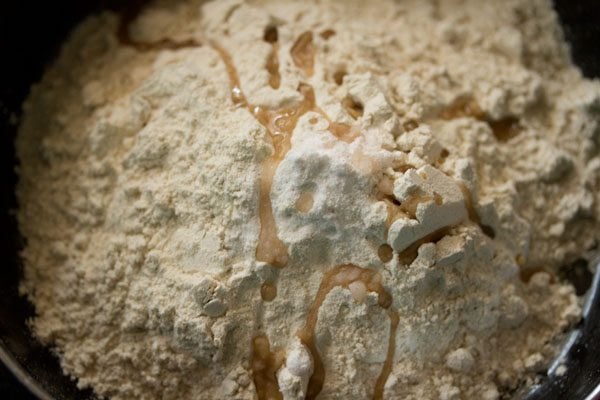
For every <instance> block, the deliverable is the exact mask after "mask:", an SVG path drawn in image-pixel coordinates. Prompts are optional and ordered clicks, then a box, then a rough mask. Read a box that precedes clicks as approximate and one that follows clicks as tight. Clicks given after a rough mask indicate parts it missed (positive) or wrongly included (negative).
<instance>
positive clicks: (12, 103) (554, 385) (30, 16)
mask: <svg viewBox="0 0 600 400" xmlns="http://www.w3.org/2000/svg"><path fill="white" fill-rule="evenodd" d="M133 1H136V2H137V1H139V0H133ZM124 3H127V5H129V4H131V3H132V1H129V2H122V1H118V0H94V1H91V0H88V1H85V2H82V1H77V0H54V1H52V2H35V1H27V0H19V1H6V2H3V3H2V5H1V6H0V48H1V49H2V51H3V54H4V56H3V57H2V62H1V63H0V133H1V135H0V138H1V139H0V140H1V141H2V146H1V147H0V152H1V154H2V157H1V159H0V160H1V161H0V162H1V165H0V171H1V172H0V174H1V175H0V176H1V177H2V179H1V184H2V191H1V197H0V202H1V204H0V226H1V230H0V235H1V240H0V259H2V260H4V261H3V267H2V268H1V269H0V361H1V362H2V363H3V364H4V365H5V366H6V367H7V368H8V369H9V370H10V371H11V372H12V373H13V374H14V376H15V377H16V379H18V380H19V381H20V382H21V384H22V385H23V386H25V387H26V388H27V389H28V390H29V391H30V392H31V393H32V394H33V395H35V396H37V397H38V398H40V399H43V400H46V399H95V398H96V397H95V396H94V394H93V392H92V391H91V390H89V389H87V390H79V389H78V388H77V385H76V382H75V381H74V380H73V379H71V378H69V377H67V376H65V375H63V373H62V370H61V368H60V364H59V361H58V359H57V358H56V357H55V356H54V355H53V354H52V353H51V351H50V350H49V349H48V348H46V347H44V346H42V345H41V344H40V343H39V342H38V341H37V340H36V339H35V338H34V337H33V336H32V334H31V332H30V330H29V328H28V325H27V321H28V319H29V318H31V317H32V316H33V315H34V308H33V306H32V305H31V304H30V303H29V302H28V301H27V300H26V299H25V298H23V297H21V296H20V295H19V291H18V285H19V280H20V277H21V263H20V260H19V249H21V248H22V247H23V239H22V238H21V237H20V236H19V233H18V229H17V224H16V220H15V217H14V210H15V209H16V207H17V204H16V199H15V196H14V188H15V184H16V182H17V177H16V175H15V172H14V167H15V165H16V162H17V161H16V159H15V152H14V144H13V141H14V137H15V134H16V130H17V125H18V118H19V114H20V108H21V104H22V103H23V101H24V100H25V98H26V96H27V93H28V91H29V87H30V86H31V84H32V83H34V82H36V81H38V80H39V79H40V77H41V74H42V73H43V71H44V67H45V66H46V65H47V64H48V63H49V62H51V61H52V59H53V58H54V57H55V56H56V55H57V52H58V49H59V46H60V44H61V43H62V42H63V41H64V40H65V38H66V37H67V35H68V33H69V31H70V30H71V29H72V28H73V27H74V26H75V25H76V24H77V22H78V21H80V20H81V19H82V18H84V17H85V16H86V15H88V14H90V13H94V12H99V11H101V10H103V9H107V8H109V9H114V10H117V11H119V9H120V8H122V7H123V5H124ZM554 4H555V8H556V10H557V12H558V14H559V16H560V19H561V23H562V25H563V28H564V31H565V36H566V38H567V40H568V41H569V43H570V44H571V50H572V54H573V58H574V61H575V63H576V64H577V65H578V66H579V67H580V68H581V70H582V71H583V73H584V75H585V76H587V77H600V48H599V47H598V43H600V2H598V1H596V0H579V1H578V2H571V1H569V0H555V2H554ZM593 270H596V271H598V270H599V268H595V269H593ZM563 272H564V274H563V277H564V278H565V279H570V280H571V281H572V282H573V283H574V284H575V286H576V288H577V291H578V293H585V292H587V295H586V300H585V306H584V314H583V319H582V320H581V322H580V323H579V324H578V326H576V327H575V329H574V330H573V331H571V332H570V333H568V334H567V336H566V339H565V344H564V346H563V348H562V351H561V353H560V355H559V356H558V358H557V359H556V360H555V361H554V362H553V363H552V365H551V366H550V368H549V369H548V371H547V373H545V374H543V375H540V376H539V383H538V384H536V385H534V386H533V387H528V388H522V389H521V390H519V391H517V392H515V393H513V394H512V397H513V398H526V399H527V400H542V399H544V400H548V399H550V400H552V399H572V400H584V399H586V400H592V399H600V289H599V288H600V272H597V273H596V275H595V277H593V278H592V274H591V272H589V269H588V265H587V263H586V262H585V261H582V260H579V261H577V262H575V263H573V264H571V265H569V266H566V267H565V268H564V271H563ZM561 364H562V365H565V366H567V371H566V373H564V374H562V375H560V374H558V373H557V367H558V366H559V365H561Z"/></svg>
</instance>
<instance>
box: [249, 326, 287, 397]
mask: <svg viewBox="0 0 600 400" xmlns="http://www.w3.org/2000/svg"><path fill="white" fill-rule="evenodd" d="M284 361H285V356H284V354H283V351H281V350H276V351H271V345H270V343H269V339H268V338H267V337H266V336H265V335H259V336H256V337H255V338H254V339H252V363H251V364H252V365H251V366H252V377H253V379H254V386H255V387H256V395H257V397H258V399H259V400H283V396H282V394H281V392H280V391H279V383H278V382H277V375H276V374H277V370H278V369H279V368H281V366H282V365H283V362H284Z"/></svg>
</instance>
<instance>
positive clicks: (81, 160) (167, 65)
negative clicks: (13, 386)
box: [17, 0, 600, 400]
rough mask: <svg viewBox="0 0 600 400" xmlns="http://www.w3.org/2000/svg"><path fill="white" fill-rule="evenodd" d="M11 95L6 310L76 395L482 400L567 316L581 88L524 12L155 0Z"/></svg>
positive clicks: (589, 169)
mask: <svg viewBox="0 0 600 400" xmlns="http://www.w3.org/2000/svg"><path fill="white" fill-rule="evenodd" d="M24 111H25V112H24V117H23V120H22V126H21V130H20V133H19V136H18V138H17V151H18V155H19V159H20V166H19V177H20V182H19V186H18V190H17V194H18V199H19V211H18V218H19V224H20V228H21V232H22V234H23V236H24V237H25V238H26V246H25V248H24V250H23V253H22V257H23V260H24V265H25V278H24V280H23V282H22V292H23V293H24V294H26V295H27V296H28V298H29V299H30V300H31V301H32V303H33V304H34V305H35V308H36V312H37V315H36V317H35V318H34V319H33V320H32V321H31V326H32V329H33V331H34V333H35V335H36V336H37V337H38V338H39V339H40V340H41V341H42V342H43V343H45V344H48V345H49V346H51V347H52V348H53V349H54V350H55V352H56V353H57V354H58V356H59V358H60V360H61V364H62V367H63V369H64V371H65V373H67V374H69V375H71V376H73V377H74V378H75V379H77V382H78V385H79V386H80V387H92V388H93V389H94V391H95V392H96V393H97V394H98V395H100V396H103V397H108V398H112V399H115V400H119V399H132V398H140V399H184V398H194V399H223V398H227V399H259V400H262V399H286V400H288V399H289V400H291V399H305V398H306V399H315V398H318V399H371V398H374V399H381V398H386V399H443V400H450V399H486V400H492V399H497V398H501V397H503V396H504V397H506V396H509V395H510V393H512V391H513V390H515V389H516V388H518V387H520V386H523V385H528V384H531V383H532V382H534V379H535V376H536V373H538V372H540V371H544V369H545V368H546V367H547V365H548V362H549V360H550V359H551V358H552V357H554V356H555V355H556V352H557V343H559V339H560V337H561V333H563V332H565V331H567V330H568V329H569V328H570V327H571V326H572V325H573V324H574V323H576V322H577V321H578V320H579V317H580V299H578V298H577V297H576V295H575V292H574V289H573V288H572V287H571V286H570V285H569V284H566V283H562V282H561V281H560V280H559V279H558V278H557V276H556V275H557V274H556V272H557V269H558V267H559V266H561V265H564V264H566V263H569V262H572V261H573V260H574V259H576V258H580V257H582V256H585V255H586V254H588V253H589V252H590V251H591V250H593V248H594V247H595V246H596V244H597V241H598V237H599V232H600V226H599V225H600V224H599V223H598V216H599V215H600V206H599V203H598V202H599V200H600V199H599V198H598V197H599V182H598V181H599V176H600V174H599V172H600V156H599V151H598V148H599V145H600V143H599V141H600V139H599V136H600V135H599V133H600V129H599V127H598V120H599V117H600V115H599V114H600V85H599V84H598V82H595V81H589V80H585V79H583V78H582V76H581V74H580V72H579V71H578V70H577V69H576V68H575V67H574V66H573V65H572V63H571V60H570V58H569V56H568V49H567V46H566V44H565V42H564V40H563V38H562V33H561V31H560V29H559V25H558V22H557V19H556V15H555V14H554V12H553V11H552V8H551V4H550V2H548V1H543V0H536V1H530V0H510V1H500V0H498V1H488V2H480V1H439V2H438V1H422V0H418V1H417V0H413V1H408V0H407V1H398V2H393V1H387V0H378V1H370V2H365V1H344V2H342V1H339V2H334V1H327V2H326V1H323V2H286V1H241V0H240V1H237V0H225V1H218V2H210V3H206V4H202V3H201V2H198V1H179V2H157V3H154V4H152V5H150V6H148V7H147V8H146V9H144V10H142V11H141V12H139V13H138V14H137V15H135V16H132V18H131V21H125V22H124V23H121V22H120V17H119V16H117V15H114V14H111V13H105V14H102V15H99V16H95V17H91V18H89V19H87V20H86V21H85V22H83V23H82V24H81V25H80V26H79V27H78V28H77V29H76V30H75V32H74V33H73V34H72V35H71V37H70V39H69V40H68V41H67V43H66V44H65V45H64V47H63V49H62V52H61V54H60V56H59V57H58V60H57V61H56V62H55V64H54V65H53V66H52V67H51V68H50V69H49V70H48V71H47V73H46V75H45V76H44V78H43V79H42V81H41V82H40V83H39V84H37V85H35V86H34V87H33V89H32V92H31V95H30V97H29V99H28V101H27V102H26V104H25V107H24Z"/></svg>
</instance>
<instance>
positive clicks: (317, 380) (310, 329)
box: [298, 264, 399, 400]
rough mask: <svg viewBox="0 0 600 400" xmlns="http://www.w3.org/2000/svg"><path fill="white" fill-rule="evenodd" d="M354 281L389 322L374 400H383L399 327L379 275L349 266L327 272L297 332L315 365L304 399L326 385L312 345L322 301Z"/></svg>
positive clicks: (316, 393) (322, 369)
mask: <svg viewBox="0 0 600 400" xmlns="http://www.w3.org/2000/svg"><path fill="white" fill-rule="evenodd" d="M356 281H362V282H363V283H364V284H365V286H366V287H367V290H368V291H370V292H375V293H377V294H378V296H379V299H378V304H379V306H380V307H381V308H384V309H386V310H388V316H389V318H390V338H389V343H388V349H387V354H386V360H385V362H384V365H383V367H382V370H381V373H380V374H379V377H378V378H377V381H376V384H375V389H374V394H373V399H376V400H379V399H382V397H383V389H384V385H385V382H386V380H387V378H388V376H389V374H390V371H391V368H392V364H393V359H394V353H395V343H396V341H395V336H396V330H397V327H398V321H399V317H398V313H397V312H396V311H394V310H392V309H391V308H390V307H391V305H392V298H391V296H390V294H389V293H387V292H386V290H385V288H384V287H383V285H382V284H381V283H380V282H379V275H378V273H377V272H376V271H374V270H369V269H365V268H361V267H357V266H355V265H352V264H345V265H339V266H337V267H335V268H333V269H331V270H330V271H327V272H326V273H325V274H324V276H323V279H322V281H321V285H320V286H319V290H318V291H317V294H316V296H315V300H314V301H313V304H312V305H311V307H310V308H309V312H308V316H307V318H306V324H305V325H304V328H302V329H301V330H300V331H299V332H298V337H299V338H300V340H301V341H302V343H303V344H304V345H305V346H306V347H307V348H308V350H309V351H310V353H311V355H312V359H313V362H314V370H313V374H312V375H311V377H310V380H309V382H308V388H307V391H306V397H305V398H306V399H307V400H313V399H315V398H316V397H317V396H318V395H319V393H320V392H321V390H322V389H323V384H324V383H325V366H324V364H323V360H322V359H321V356H320V354H319V351H318V349H317V346H316V343H315V336H314V335H315V328H316V326H317V320H318V316H319V315H318V314H319V309H320V308H321V305H322V304H323V301H325V298H326V297H327V294H328V293H329V292H330V291H331V290H332V289H333V288H334V287H336V286H340V287H344V288H347V287H348V286H349V285H350V284H351V283H353V282H356Z"/></svg>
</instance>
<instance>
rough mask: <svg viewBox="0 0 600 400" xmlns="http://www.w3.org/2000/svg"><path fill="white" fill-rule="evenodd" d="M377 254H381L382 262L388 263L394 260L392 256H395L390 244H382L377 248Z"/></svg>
mask: <svg viewBox="0 0 600 400" xmlns="http://www.w3.org/2000/svg"><path fill="white" fill-rule="evenodd" d="M377 255H378V256H379V259H380V260H381V262H383V263H388V262H390V261H392V258H394V250H393V249H392V246H390V245H389V244H382V245H381V246H379V248H378V249H377Z"/></svg>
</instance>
